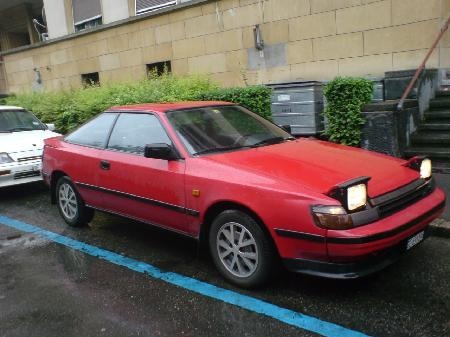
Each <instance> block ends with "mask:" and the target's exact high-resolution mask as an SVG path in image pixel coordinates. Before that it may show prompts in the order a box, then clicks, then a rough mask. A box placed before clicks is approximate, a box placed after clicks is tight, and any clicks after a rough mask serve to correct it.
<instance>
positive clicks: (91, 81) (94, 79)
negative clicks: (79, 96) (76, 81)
mask: <svg viewBox="0 0 450 337" xmlns="http://www.w3.org/2000/svg"><path fill="white" fill-rule="evenodd" d="M81 83H83V86H84V87H89V86H93V85H100V78H99V76H98V73H97V72H96V73H89V74H81Z"/></svg>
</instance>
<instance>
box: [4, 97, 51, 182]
mask: <svg viewBox="0 0 450 337" xmlns="http://www.w3.org/2000/svg"><path fill="white" fill-rule="evenodd" d="M53 129H54V125H53V124H48V125H47V124H44V123H42V122H41V121H40V120H39V119H38V118H37V117H36V116H35V115H33V114H32V113H31V112H29V111H27V110H25V109H24V108H20V107H16V106H4V105H0V187H4V186H11V185H18V184H24V183H29V182H33V181H38V180H42V175H41V168H42V148H43V147H44V139H47V138H51V137H55V136H59V134H58V133H55V132H52V131H51V130H53Z"/></svg>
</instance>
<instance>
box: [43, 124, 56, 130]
mask: <svg viewBox="0 0 450 337" xmlns="http://www.w3.org/2000/svg"><path fill="white" fill-rule="evenodd" d="M45 126H47V129H49V130H50V131H55V124H45Z"/></svg>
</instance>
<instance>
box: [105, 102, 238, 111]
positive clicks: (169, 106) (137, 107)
mask: <svg viewBox="0 0 450 337" xmlns="http://www.w3.org/2000/svg"><path fill="white" fill-rule="evenodd" d="M233 104H234V103H229V102H221V101H191V102H176V103H145V104H134V105H123V106H114V107H112V108H110V109H108V111H133V112H148V111H154V112H167V111H173V110H180V109H189V108H199V107H208V106H217V105H233Z"/></svg>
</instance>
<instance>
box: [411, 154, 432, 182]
mask: <svg viewBox="0 0 450 337" xmlns="http://www.w3.org/2000/svg"><path fill="white" fill-rule="evenodd" d="M405 166H407V167H409V168H412V169H413V170H416V171H419V172H420V178H422V179H430V178H431V174H432V165H431V160H430V159H428V158H426V157H423V156H417V157H413V158H411V159H410V160H408V162H407V163H406V164H405Z"/></svg>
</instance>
